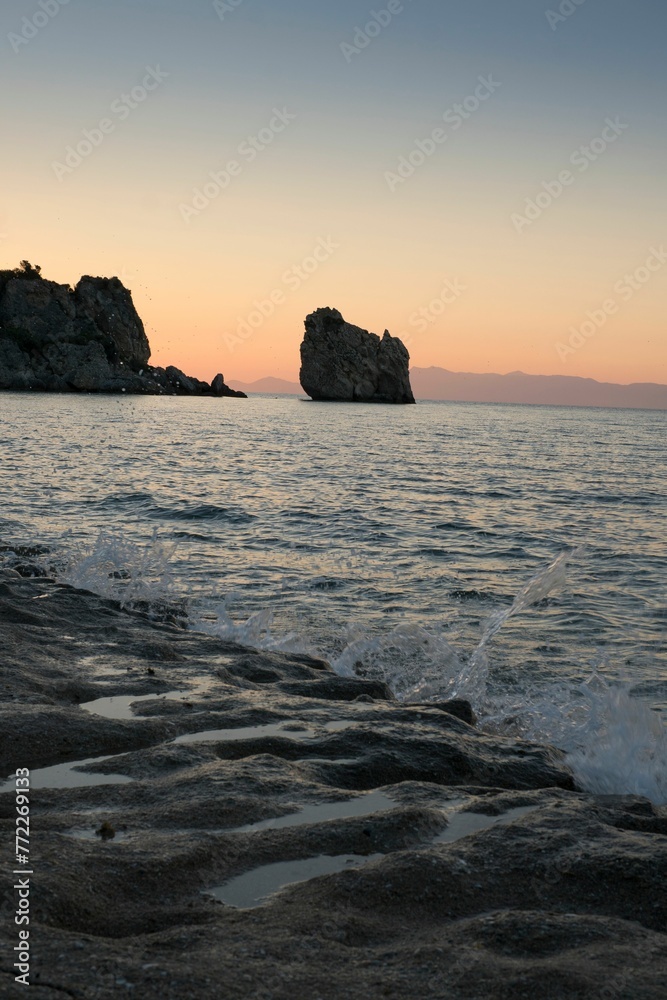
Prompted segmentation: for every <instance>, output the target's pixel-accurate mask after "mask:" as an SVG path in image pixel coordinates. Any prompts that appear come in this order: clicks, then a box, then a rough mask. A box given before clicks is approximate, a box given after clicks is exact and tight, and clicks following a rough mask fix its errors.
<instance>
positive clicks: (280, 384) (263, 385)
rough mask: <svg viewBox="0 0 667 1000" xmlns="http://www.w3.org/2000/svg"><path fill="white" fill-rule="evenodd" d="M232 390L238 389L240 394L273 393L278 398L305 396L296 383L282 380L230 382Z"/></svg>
mask: <svg viewBox="0 0 667 1000" xmlns="http://www.w3.org/2000/svg"><path fill="white" fill-rule="evenodd" d="M229 384H230V386H231V388H232V389H240V390H241V392H273V393H275V394H276V395H278V396H284V395H287V396H291V395H295V394H298V395H299V396H303V395H305V393H304V391H303V389H302V388H301V386H300V385H299V383H298V382H287V381H286V380H285V379H284V378H272V377H271V376H270V375H269V376H268V377H267V378H260V379H258V380H257V381H256V382H235V381H233V380H232V381H231V382H230V383H229Z"/></svg>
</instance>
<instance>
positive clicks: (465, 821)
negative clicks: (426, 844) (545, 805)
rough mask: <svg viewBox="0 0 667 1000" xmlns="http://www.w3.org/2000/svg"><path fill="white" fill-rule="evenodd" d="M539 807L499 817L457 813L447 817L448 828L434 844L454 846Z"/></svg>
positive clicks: (510, 811) (520, 808) (511, 821)
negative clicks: (465, 838)
mask: <svg viewBox="0 0 667 1000" xmlns="http://www.w3.org/2000/svg"><path fill="white" fill-rule="evenodd" d="M537 808H538V807H537V806H520V807H519V808H518V809H510V810H508V812H506V813H500V814H499V815H498V816H487V815H485V814H484V813H472V812H457V813H454V814H453V815H451V816H448V817H447V827H446V829H445V830H443V831H442V833H439V834H438V835H437V837H435V838H434V839H433V843H434V844H453V843H454V842H455V841H457V840H461V839H462V838H463V837H469V836H470V835H471V834H473V833H479V832H480V831H481V830H490V829H491V827H493V826H507V825H508V824H509V823H513V822H514V820H515V819H520V818H521V816H526V815H527V814H528V813H531V812H534V810H535V809H537Z"/></svg>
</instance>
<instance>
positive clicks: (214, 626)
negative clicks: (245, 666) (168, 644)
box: [192, 593, 319, 656]
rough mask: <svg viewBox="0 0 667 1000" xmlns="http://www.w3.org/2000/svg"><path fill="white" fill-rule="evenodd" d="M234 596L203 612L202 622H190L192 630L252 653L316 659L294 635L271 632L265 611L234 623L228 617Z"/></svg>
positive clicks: (271, 620)
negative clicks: (302, 654) (287, 654)
mask: <svg viewBox="0 0 667 1000" xmlns="http://www.w3.org/2000/svg"><path fill="white" fill-rule="evenodd" d="M238 596H239V595H238V594H236V593H231V594H228V595H227V596H226V598H225V600H224V601H223V602H222V603H221V604H217V605H215V606H214V607H213V608H211V610H210V612H207V614H206V617H205V618H199V619H197V620H196V621H194V622H192V628H194V629H196V630H197V631H198V632H206V633H207V635H214V636H217V638H219V639H224V640H226V641H227V642H235V643H238V644H239V645H240V646H249V647H251V648H253V649H265V650H274V651H277V652H282V653H306V654H309V655H315V656H317V655H319V654H318V653H317V651H316V650H315V649H313V647H312V646H310V645H309V644H308V643H307V642H305V641H304V640H303V639H302V638H301V637H300V636H299V635H297V633H295V632H290V633H288V634H287V635H277V634H275V633H274V632H273V630H272V629H273V613H272V612H271V611H268V610H264V611H258V612H256V614H254V615H251V616H250V618H248V619H247V620H246V621H244V622H236V621H234V619H233V618H232V616H231V614H230V606H231V604H232V603H233V602H234V601H235V600H236V599H237V598H238Z"/></svg>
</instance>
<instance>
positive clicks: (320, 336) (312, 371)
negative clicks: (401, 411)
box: [299, 308, 415, 403]
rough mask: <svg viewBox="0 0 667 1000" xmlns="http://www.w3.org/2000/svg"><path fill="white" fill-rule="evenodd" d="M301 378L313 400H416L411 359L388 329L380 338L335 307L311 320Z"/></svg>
mask: <svg viewBox="0 0 667 1000" xmlns="http://www.w3.org/2000/svg"><path fill="white" fill-rule="evenodd" d="M299 380H300V382H301V385H302V387H303V389H304V391H305V392H306V393H307V394H308V395H309V396H310V397H311V398H312V399H314V400H333V401H337V402H350V403H351V402H357V403H414V401H415V399H414V396H413V394H412V389H411V388H410V355H409V354H408V351H407V349H406V348H405V346H404V345H403V343H402V342H401V341H400V340H399V339H398V338H397V337H392V336H391V335H390V333H389V332H388V331H386V330H385V333H384V336H383V337H382V339H380V337H378V336H377V334H375V333H368V332H367V331H366V330H362V329H361V328H360V327H358V326H352V324H350V323H346V322H345V320H344V319H343V317H342V315H341V313H339V312H338V310H337V309H328V308H327V309H318V310H317V311H316V312H314V313H311V315H310V316H308V317H307V319H306V333H305V337H304V339H303V342H302V344H301V373H300V376H299Z"/></svg>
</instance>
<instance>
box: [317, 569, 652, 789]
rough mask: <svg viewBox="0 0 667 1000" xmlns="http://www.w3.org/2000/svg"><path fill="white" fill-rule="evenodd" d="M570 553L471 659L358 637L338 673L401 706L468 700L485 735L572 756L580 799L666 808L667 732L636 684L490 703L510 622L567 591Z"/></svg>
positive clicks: (496, 698)
mask: <svg viewBox="0 0 667 1000" xmlns="http://www.w3.org/2000/svg"><path fill="white" fill-rule="evenodd" d="M573 554H574V553H563V554H562V555H560V556H559V557H558V558H557V559H556V560H555V561H554V562H553V563H552V564H551V565H550V566H548V567H547V568H546V569H545V570H543V571H542V572H541V573H538V574H537V575H536V576H534V577H533V578H532V579H531V580H529V581H528V583H527V584H526V585H525V586H524V587H523V588H522V589H521V590H520V592H519V593H518V594H517V596H516V598H515V600H514V602H513V603H512V605H511V607H509V608H508V609H505V610H503V611H499V612H497V613H496V614H494V615H492V616H491V617H490V618H489V620H488V621H487V623H486V626H485V628H484V630H483V634H482V638H481V640H480V642H479V645H478V646H477V648H476V649H475V650H474V652H473V653H472V655H471V656H470V657H469V659H467V660H466V659H465V657H464V656H463V655H462V654H459V653H457V651H456V650H455V649H454V648H453V647H452V646H451V645H450V644H449V643H448V642H447V641H446V640H444V639H443V638H441V637H439V636H435V635H433V634H431V633H429V632H427V631H426V630H425V629H422V628H419V627H417V626H413V627H409V628H399V629H395V630H393V631H392V632H390V633H388V634H387V635H384V636H380V637H375V638H369V637H361V636H360V637H357V638H355V639H354V641H353V642H351V643H350V644H349V645H348V646H347V647H346V649H345V650H344V651H343V653H342V654H341V655H340V656H339V657H338V658H337V659H335V660H334V662H333V666H334V669H335V670H336V671H337V672H338V673H340V674H342V675H344V676H363V677H367V676H372V677H375V678H380V679H382V680H384V681H386V683H388V684H389V685H390V687H391V688H392V690H393V691H394V693H395V694H396V696H397V697H398V698H400V699H402V700H407V699H414V700H419V701H435V700H441V699H444V698H466V699H468V700H469V701H470V702H471V703H472V705H473V708H474V709H475V711H476V712H477V714H478V716H479V718H480V725H481V726H482V728H484V729H485V730H487V731H491V732H501V733H507V734H512V735H516V736H520V737H523V738H525V739H529V740H532V741H534V742H538V743H544V742H547V743H552V744H553V745H554V746H557V747H559V748H560V749H562V750H565V751H566V752H567V755H568V763H569V765H570V767H571V768H572V770H573V772H574V775H575V778H576V781H577V784H578V785H579V787H581V788H582V789H583V790H585V791H589V792H594V793H598V794H614V795H624V794H636V795H643V796H645V797H647V798H649V799H651V800H652V801H653V802H654V803H656V804H664V803H667V727H666V726H665V724H664V722H663V720H662V718H661V716H660V715H659V714H658V713H657V712H655V711H654V710H653V709H652V708H651V706H650V705H649V704H648V703H647V702H646V701H644V700H642V699H640V698H636V697H632V686H631V684H630V683H626V684H612V683H611V682H609V681H607V680H605V679H604V678H603V677H601V676H600V675H598V674H597V673H596V674H594V676H593V677H592V678H591V679H590V680H589V681H588V682H587V683H586V684H583V685H579V686H576V685H568V684H558V685H550V686H548V687H544V686H542V687H541V688H537V687H534V686H533V685H532V684H531V679H530V678H528V677H527V678H525V679H524V680H525V683H524V688H523V691H522V693H521V697H520V700H517V697H516V695H514V696H513V697H509V696H503V695H502V694H498V693H496V692H495V691H494V694H493V695H490V694H489V679H490V675H491V673H492V664H491V661H490V647H491V645H492V642H493V640H494V638H495V637H496V636H497V634H498V632H499V631H500V630H501V629H502V628H503V626H504V625H505V624H506V623H507V622H508V621H509V620H510V619H511V618H512V617H514V616H515V615H518V614H520V613H521V612H523V611H526V610H527V609H528V608H529V607H531V606H533V605H535V604H537V603H539V602H540V601H542V600H544V599H545V598H546V597H547V596H548V595H549V594H551V593H552V592H553V591H554V590H555V589H557V588H559V587H562V586H563V585H564V583H565V582H566V578H567V575H566V570H567V564H568V562H569V560H570V559H571V558H572V555H573Z"/></svg>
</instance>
